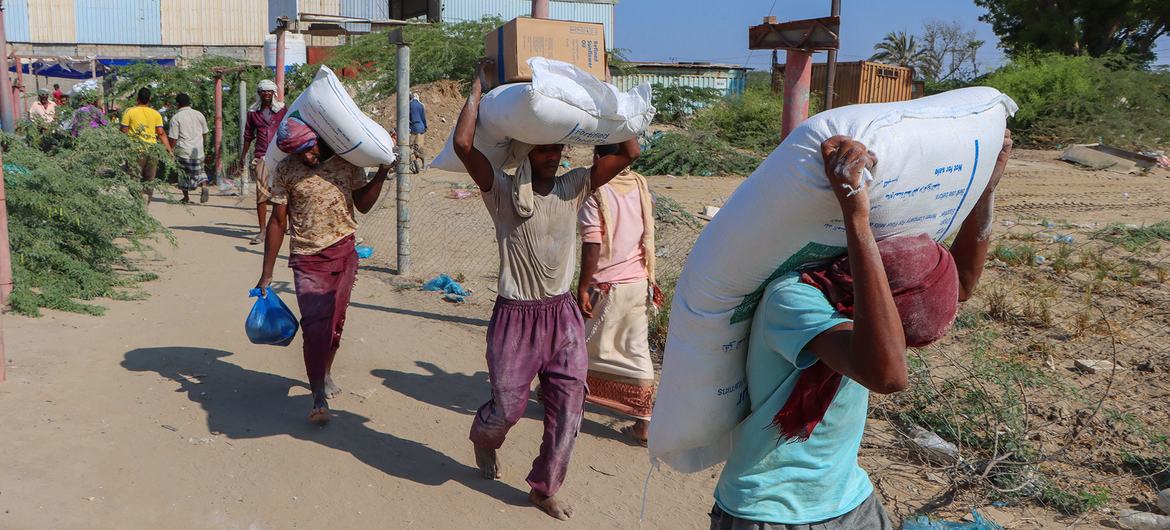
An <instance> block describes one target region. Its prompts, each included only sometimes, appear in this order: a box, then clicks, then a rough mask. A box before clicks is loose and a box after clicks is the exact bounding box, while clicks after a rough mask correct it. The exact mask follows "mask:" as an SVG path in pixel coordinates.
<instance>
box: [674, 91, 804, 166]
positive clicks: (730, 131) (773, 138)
mask: <svg viewBox="0 0 1170 530" xmlns="http://www.w3.org/2000/svg"><path fill="white" fill-rule="evenodd" d="M819 100H820V98H817V97H813V98H811V101H810V102H809V107H810V108H809V114H810V115H812V114H816V113H817V112H819V110H820V109H818V108H816V107H817V105H818V101H819ZM783 108H784V98H783V97H782V96H781V95H780V94H773V93H772V90H771V89H770V88H768V87H764V86H760V85H755V86H749V87H748V88H747V89H746V90H745V91H744V93H743V94H742V95H739V96H733V97H729V98H725V99H722V100H720V101H719V102H717V103H715V104H714V105H711V106H709V107H707V108H705V109H703V110H702V111H700V112H699V113H697V114H696V115H695V119H694V121H693V122H692V127H693V128H695V129H698V130H702V131H712V132H714V133H715V135H716V136H717V137H719V138H720V139H721V140H723V141H725V142H728V143H730V144H731V145H733V146H735V147H738V148H741V149H746V150H749V151H752V152H754V153H757V154H760V155H765V154H767V153H769V152H771V151H772V149H775V148H776V146H777V145H780V117H781V114H782V110H783Z"/></svg>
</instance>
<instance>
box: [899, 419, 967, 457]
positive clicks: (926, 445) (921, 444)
mask: <svg viewBox="0 0 1170 530" xmlns="http://www.w3.org/2000/svg"><path fill="white" fill-rule="evenodd" d="M906 436H908V437H909V439H908V440H907V443H908V444H909V446H910V448H911V449H913V450H915V451H917V452H918V453H919V454H921V455H922V456H923V457H924V458H926V460H927V461H930V462H939V463H943V464H953V463H955V462H957V461H958V460H959V447H958V446H956V445H955V444H953V443H951V442H948V441H946V440H943V439H942V437H940V436H939V435H937V434H935V433H933V432H931V431H928V430H926V429H923V428H922V427H919V426H917V425H911V426H910V429H909V431H907V432H906Z"/></svg>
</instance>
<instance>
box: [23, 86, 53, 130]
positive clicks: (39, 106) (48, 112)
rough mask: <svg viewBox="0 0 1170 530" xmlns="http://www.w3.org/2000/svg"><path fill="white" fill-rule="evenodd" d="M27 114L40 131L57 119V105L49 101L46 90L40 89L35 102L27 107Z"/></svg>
mask: <svg viewBox="0 0 1170 530" xmlns="http://www.w3.org/2000/svg"><path fill="white" fill-rule="evenodd" d="M28 113H29V117H30V118H32V121H33V122H35V123H36V124H37V126H38V127H40V128H41V129H45V128H47V127H48V126H49V125H51V124H52V123H53V121H55V120H56V119H57V104H56V103H54V102H52V101H49V91H48V90H47V89H44V88H42V89H40V90H38V91H37V100H36V101H34V102H33V104H32V106H31V107H29V109H28Z"/></svg>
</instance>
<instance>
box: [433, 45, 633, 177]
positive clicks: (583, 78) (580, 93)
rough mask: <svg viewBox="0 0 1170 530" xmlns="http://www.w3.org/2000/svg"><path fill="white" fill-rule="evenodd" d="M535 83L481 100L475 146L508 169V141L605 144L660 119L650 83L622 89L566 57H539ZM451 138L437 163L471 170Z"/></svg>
mask: <svg viewBox="0 0 1170 530" xmlns="http://www.w3.org/2000/svg"><path fill="white" fill-rule="evenodd" d="M528 64H529V65H530V66H531V67H532V82H531V83H512V84H507V85H500V86H498V87H496V88H495V89H493V90H492V91H490V92H488V93H487V95H485V96H484V97H483V99H482V100H480V103H479V121H478V122H477V124H476V130H475V147H476V148H477V149H479V150H480V152H482V153H483V154H484V155H485V156H487V158H488V160H490V161H491V162H492V165H493V166H495V167H507V166H510V165H512V164H514V163H515V161H508V160H506V159H507V156H508V144H509V142H510V141H511V140H519V141H521V142H524V143H528V144H533V145H537V144H573V145H604V144H615V143H621V142H624V141H626V140H629V139H631V138H636V137H637V136H638V135H639V134H641V133H643V132H645V131H646V129H647V127H649V126H650V122H651V121H653V120H654V106H653V105H652V104H651V97H650V85H649V84H647V83H643V84H641V85H639V86H637V87H635V88H634V89H633V90H630V91H628V92H622V91H621V90H620V89H618V88H617V87H616V86H613V85H611V84H609V83H605V82H603V81H601V80H599V79H597V78H596V77H594V76H593V74H590V73H588V72H586V71H584V70H581V69H580V68H578V67H576V66H574V65H572V64H569V63H565V62H561V61H554V60H551V59H545V58H543V57H534V58H532V59H529V60H528ZM454 134H455V131H451V135H450V136H448V137H447V143H446V145H444V146H443V150H442V152H440V153H439V156H437V157H435V160H434V161H433V162H431V167H433V168H436V169H441V170H444V171H457V172H466V171H467V170H466V169H465V168H464V167H463V163H462V162H460V160H459V157H457V156H456V155H455V151H454V145H453V138H454Z"/></svg>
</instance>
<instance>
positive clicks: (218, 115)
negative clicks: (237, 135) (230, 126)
mask: <svg viewBox="0 0 1170 530" xmlns="http://www.w3.org/2000/svg"><path fill="white" fill-rule="evenodd" d="M278 86H279V85H278ZM221 175H223V75H221V74H216V76H215V182H216V183H219V181H220V176H221Z"/></svg>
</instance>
